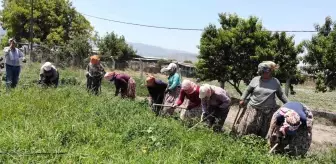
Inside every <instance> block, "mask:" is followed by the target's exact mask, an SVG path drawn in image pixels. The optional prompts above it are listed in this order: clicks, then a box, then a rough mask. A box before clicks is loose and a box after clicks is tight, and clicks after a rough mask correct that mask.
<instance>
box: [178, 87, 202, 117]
mask: <svg viewBox="0 0 336 164" xmlns="http://www.w3.org/2000/svg"><path fill="white" fill-rule="evenodd" d="M199 89H200V86H199V85H197V84H195V83H194V82H192V81H190V80H183V82H182V87H181V91H180V95H179V97H178V99H177V101H176V103H175V104H174V105H173V107H174V108H176V107H177V106H180V105H182V104H183V102H184V99H185V98H187V99H188V100H189V101H188V105H187V108H186V109H182V110H181V114H180V118H181V120H186V119H189V118H196V117H200V116H201V114H202V108H201V99H200V98H199Z"/></svg>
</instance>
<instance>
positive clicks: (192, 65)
mask: <svg viewBox="0 0 336 164" xmlns="http://www.w3.org/2000/svg"><path fill="white" fill-rule="evenodd" d="M177 64H178V65H181V66H184V67H191V68H195V66H194V64H192V63H181V62H178V63H177Z"/></svg>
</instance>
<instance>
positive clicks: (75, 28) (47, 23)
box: [1, 0, 93, 46]
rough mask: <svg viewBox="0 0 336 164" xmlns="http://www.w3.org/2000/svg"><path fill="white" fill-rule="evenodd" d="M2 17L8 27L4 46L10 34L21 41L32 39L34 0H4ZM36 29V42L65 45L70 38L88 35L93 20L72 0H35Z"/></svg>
mask: <svg viewBox="0 0 336 164" xmlns="http://www.w3.org/2000/svg"><path fill="white" fill-rule="evenodd" d="M2 6H3V10H2V11H1V17H2V21H3V27H4V28H5V29H6V30H7V34H6V37H4V39H3V40H2V45H3V46H4V45H7V40H5V39H6V38H8V37H15V38H16V39H17V40H18V41H22V42H26V41H27V40H29V36H30V33H29V27H30V12H31V11H30V9H31V3H30V1H26V0H3V1H2ZM33 16H34V19H33V22H34V26H33V32H34V38H33V41H34V42H35V43H45V44H47V45H64V44H66V43H68V42H69V41H70V40H71V39H73V38H75V37H77V36H79V35H83V36H87V38H89V36H90V35H91V32H92V30H93V27H91V25H90V22H89V21H87V20H86V19H85V17H84V16H82V15H81V14H80V13H78V12H77V11H76V10H75V8H74V7H73V6H72V3H71V2H70V1H69V0H48V1H46V0H34V12H33Z"/></svg>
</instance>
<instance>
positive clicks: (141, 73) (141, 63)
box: [140, 59, 143, 81]
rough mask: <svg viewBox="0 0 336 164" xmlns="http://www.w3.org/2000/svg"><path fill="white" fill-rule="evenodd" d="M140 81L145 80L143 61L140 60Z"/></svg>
mask: <svg viewBox="0 0 336 164" xmlns="http://www.w3.org/2000/svg"><path fill="white" fill-rule="evenodd" d="M140 79H141V81H142V80H143V61H142V60H141V59H140Z"/></svg>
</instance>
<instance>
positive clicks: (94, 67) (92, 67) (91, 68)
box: [86, 63, 105, 77]
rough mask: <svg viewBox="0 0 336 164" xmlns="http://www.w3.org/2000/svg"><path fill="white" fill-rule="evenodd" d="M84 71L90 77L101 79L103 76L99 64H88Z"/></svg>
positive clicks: (102, 69)
mask: <svg viewBox="0 0 336 164" xmlns="http://www.w3.org/2000/svg"><path fill="white" fill-rule="evenodd" d="M86 71H87V73H89V75H90V76H92V77H102V76H104V74H105V70H104V67H103V66H102V65H101V64H91V63H89V64H88V65H87V67H86Z"/></svg>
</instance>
